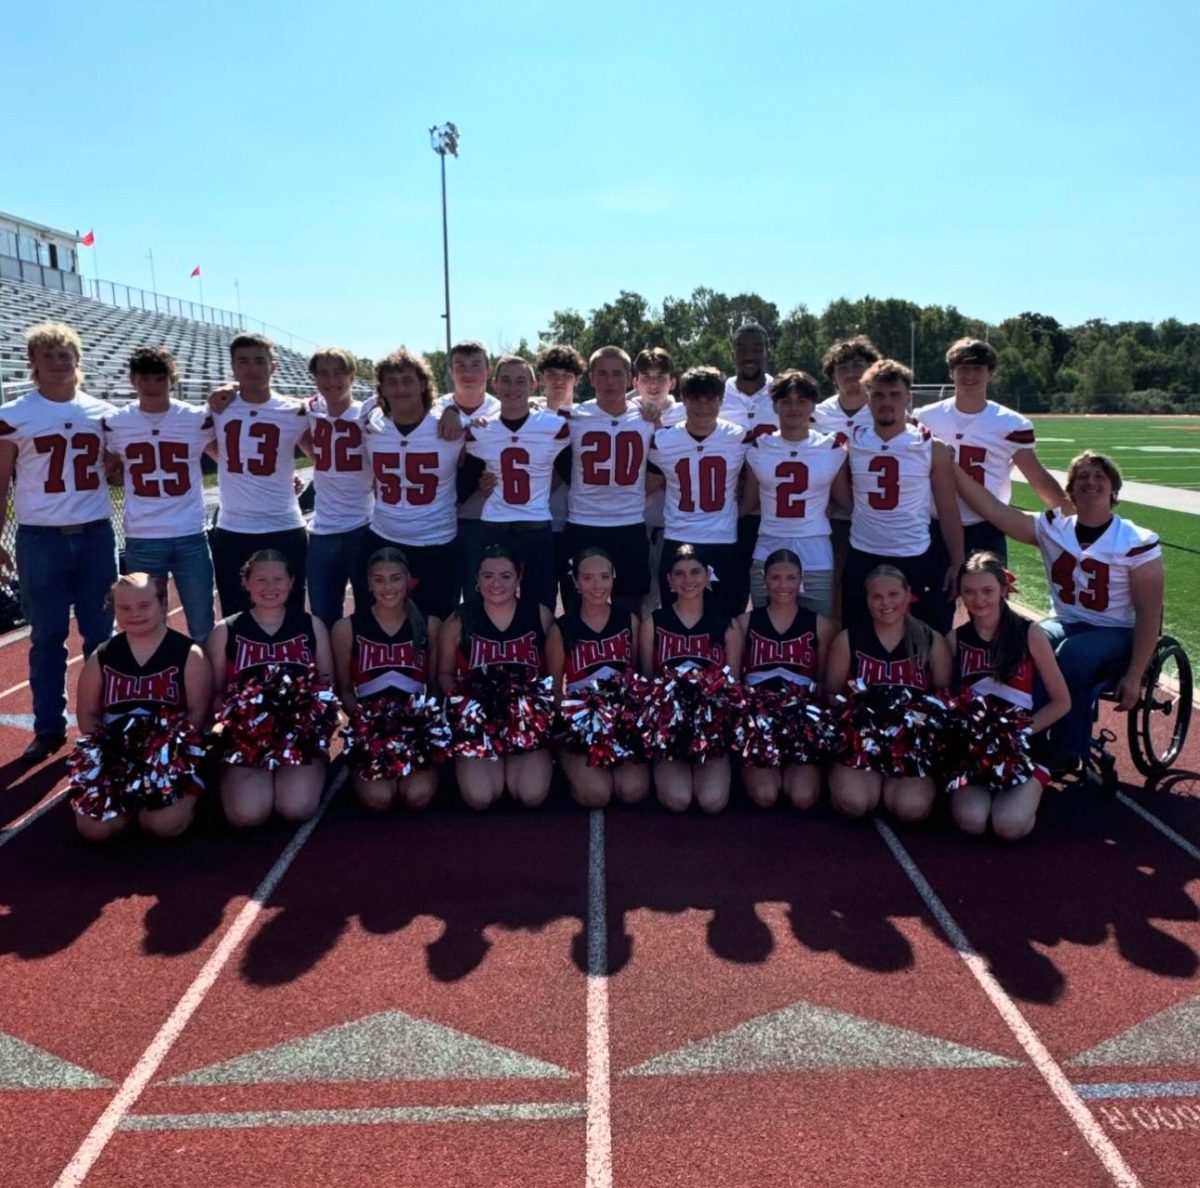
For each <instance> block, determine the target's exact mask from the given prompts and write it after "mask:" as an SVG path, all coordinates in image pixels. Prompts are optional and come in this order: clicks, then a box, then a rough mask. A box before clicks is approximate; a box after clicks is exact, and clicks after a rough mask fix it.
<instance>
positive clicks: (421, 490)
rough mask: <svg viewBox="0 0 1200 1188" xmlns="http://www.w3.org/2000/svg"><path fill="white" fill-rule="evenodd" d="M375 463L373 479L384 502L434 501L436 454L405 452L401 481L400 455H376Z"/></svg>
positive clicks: (418, 504)
mask: <svg viewBox="0 0 1200 1188" xmlns="http://www.w3.org/2000/svg"><path fill="white" fill-rule="evenodd" d="M374 462H375V464H374V467H373V469H374V472H375V482H376V483H377V484H378V486H379V498H380V500H381V501H382V502H383V503H386V504H389V505H392V506H394V505H395V504H397V503H408V504H410V505H411V506H413V507H424V506H425V505H426V504H429V503H432V502H433V500H434V497H435V496H436V495H437V488H438V479H437V465H438V457H437V454H405V455H404V481H403V482H401V479H400V455H399V454H376V455H375V459H374Z"/></svg>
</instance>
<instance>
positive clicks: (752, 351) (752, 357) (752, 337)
mask: <svg viewBox="0 0 1200 1188" xmlns="http://www.w3.org/2000/svg"><path fill="white" fill-rule="evenodd" d="M733 362H734V366H735V367H736V368H737V377H738V379H740V380H743V381H744V382H746V383H760V382H761V381H762V380H763V379H764V378H765V376H766V374H767V340H766V339H765V338H764V337H763V336H762V335H761V334H743V335H741V336H740V337H739V338H737V339H735V340H734V343H733Z"/></svg>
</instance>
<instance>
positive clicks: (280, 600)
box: [242, 561, 292, 610]
mask: <svg viewBox="0 0 1200 1188" xmlns="http://www.w3.org/2000/svg"><path fill="white" fill-rule="evenodd" d="M242 585H243V586H244V587H245V589H246V592H247V593H248V594H249V595H250V602H251V603H252V604H253V605H254V606H255V607H257V608H258V609H259V610H278V609H279V608H280V607H282V606H283V605H284V603H286V602H287V597H288V595H289V594H290V593H291V592H292V578H291V575H290V574H289V573H288V571H287V566H286V565H284V563H283V562H282V561H259V562H258V563H257V564H256V565H255V566H254V568H253V569H251V570H250V572H249V573H248V574H246V576H245V577H244V578H242Z"/></svg>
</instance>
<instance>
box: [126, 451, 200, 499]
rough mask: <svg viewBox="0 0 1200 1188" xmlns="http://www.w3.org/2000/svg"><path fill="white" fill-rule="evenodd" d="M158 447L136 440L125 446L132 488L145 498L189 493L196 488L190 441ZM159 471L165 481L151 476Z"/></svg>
mask: <svg viewBox="0 0 1200 1188" xmlns="http://www.w3.org/2000/svg"><path fill="white" fill-rule="evenodd" d="M157 445H158V449H157V450H156V449H155V448H154V446H155V443H154V442H149V441H135V442H131V443H130V444H129V445H128V446H126V447H125V458H126V461H128V463H129V486H130V489H131V490H132V491H133V493H134V494H135V495H137V496H140V497H141V498H143V499H157V498H158V497H159V496H160V495H184V494H186V493H187V491H188V490H189V489H190V488H191V485H192V484H191V474H190V473H189V471H188V447H187V442H186V441H160V442H158V443H157ZM156 470H161V471H162V472H163V477H162V478H161V479H158V478H151V477H150V475H151V474H152V473H153V472H154V471H156Z"/></svg>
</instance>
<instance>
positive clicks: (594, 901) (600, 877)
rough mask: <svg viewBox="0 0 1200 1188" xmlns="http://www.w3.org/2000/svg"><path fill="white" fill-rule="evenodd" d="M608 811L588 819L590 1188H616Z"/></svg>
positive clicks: (591, 813)
mask: <svg viewBox="0 0 1200 1188" xmlns="http://www.w3.org/2000/svg"><path fill="white" fill-rule="evenodd" d="M605 878H606V875H605V864H604V810H603V809H599V808H594V809H592V810H591V812H590V813H589V814H588V917H587V1159H586V1165H587V1181H586V1182H587V1188H612V1182H613V1172H612V1110H611V1101H612V1082H611V1070H610V1066H609V1040H608V918H607V917H608V896H607V893H606V889H605Z"/></svg>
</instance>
